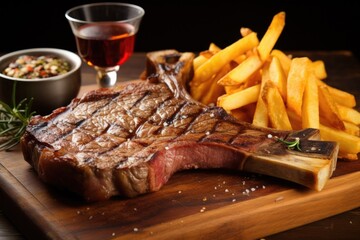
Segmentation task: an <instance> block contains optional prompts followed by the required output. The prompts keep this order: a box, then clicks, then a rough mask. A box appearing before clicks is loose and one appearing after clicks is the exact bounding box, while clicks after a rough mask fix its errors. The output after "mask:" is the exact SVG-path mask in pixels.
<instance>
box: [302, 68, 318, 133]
mask: <svg viewBox="0 0 360 240" xmlns="http://www.w3.org/2000/svg"><path fill="white" fill-rule="evenodd" d="M316 81H317V78H316V77H315V74H314V73H310V74H309V78H308V80H307V83H306V86H305V91H304V98H303V104H302V110H301V112H302V128H316V129H319V124H320V117H319V116H320V115H319V94H318V86H317V83H316Z"/></svg>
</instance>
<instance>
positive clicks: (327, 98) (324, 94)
mask: <svg viewBox="0 0 360 240" xmlns="http://www.w3.org/2000/svg"><path fill="white" fill-rule="evenodd" d="M318 90H319V114H320V116H321V117H322V118H323V119H324V120H325V121H326V123H327V124H329V125H330V126H332V127H333V128H335V129H338V130H345V126H344V123H343V121H342V120H341V117H340V114H339V111H338V108H337V105H336V103H335V100H334V99H333V98H332V96H331V94H330V92H329V90H328V88H327V87H326V86H320V87H318Z"/></svg>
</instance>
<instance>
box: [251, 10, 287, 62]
mask: <svg viewBox="0 0 360 240" xmlns="http://www.w3.org/2000/svg"><path fill="white" fill-rule="evenodd" d="M284 26H285V12H279V13H278V14H276V15H275V16H274V17H273V19H272V21H271V23H270V26H269V27H268V29H267V31H266V32H265V34H264V36H263V37H262V39H261V41H260V43H259V46H258V47H257V50H258V52H259V56H260V59H261V60H262V61H265V60H266V59H267V58H268V57H269V55H270V52H271V50H272V49H273V47H274V46H275V43H276V41H277V40H278V39H279V37H280V34H281V32H282V30H283V29H284Z"/></svg>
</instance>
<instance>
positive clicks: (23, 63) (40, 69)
mask: <svg viewBox="0 0 360 240" xmlns="http://www.w3.org/2000/svg"><path fill="white" fill-rule="evenodd" d="M69 71H70V64H69V63H68V62H67V61H65V60H64V59H61V58H58V57H54V56H30V55H22V56H19V57H18V58H17V59H16V61H15V62H12V63H10V64H9V66H8V67H7V68H5V69H4V71H3V72H2V73H3V74H5V75H7V76H9V77H14V78H22V79H35V78H49V77H54V76H58V75H61V74H64V73H67V72H69Z"/></svg>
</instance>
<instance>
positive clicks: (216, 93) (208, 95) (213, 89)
mask: <svg viewBox="0 0 360 240" xmlns="http://www.w3.org/2000/svg"><path fill="white" fill-rule="evenodd" d="M229 70H230V66H229V64H228V65H225V66H224V67H223V68H222V69H220V71H219V72H218V73H217V74H216V75H215V76H214V78H213V79H211V84H210V86H209V88H208V89H207V91H204V94H203V95H202V96H201V98H200V102H202V103H203V104H206V105H208V104H210V103H214V104H216V102H217V98H218V97H220V96H221V95H223V94H225V89H224V87H223V86H221V85H219V84H217V81H218V80H219V79H220V78H221V77H222V76H224V75H225V74H226V73H227V72H228V71H229ZM200 86H201V85H200Z"/></svg>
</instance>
